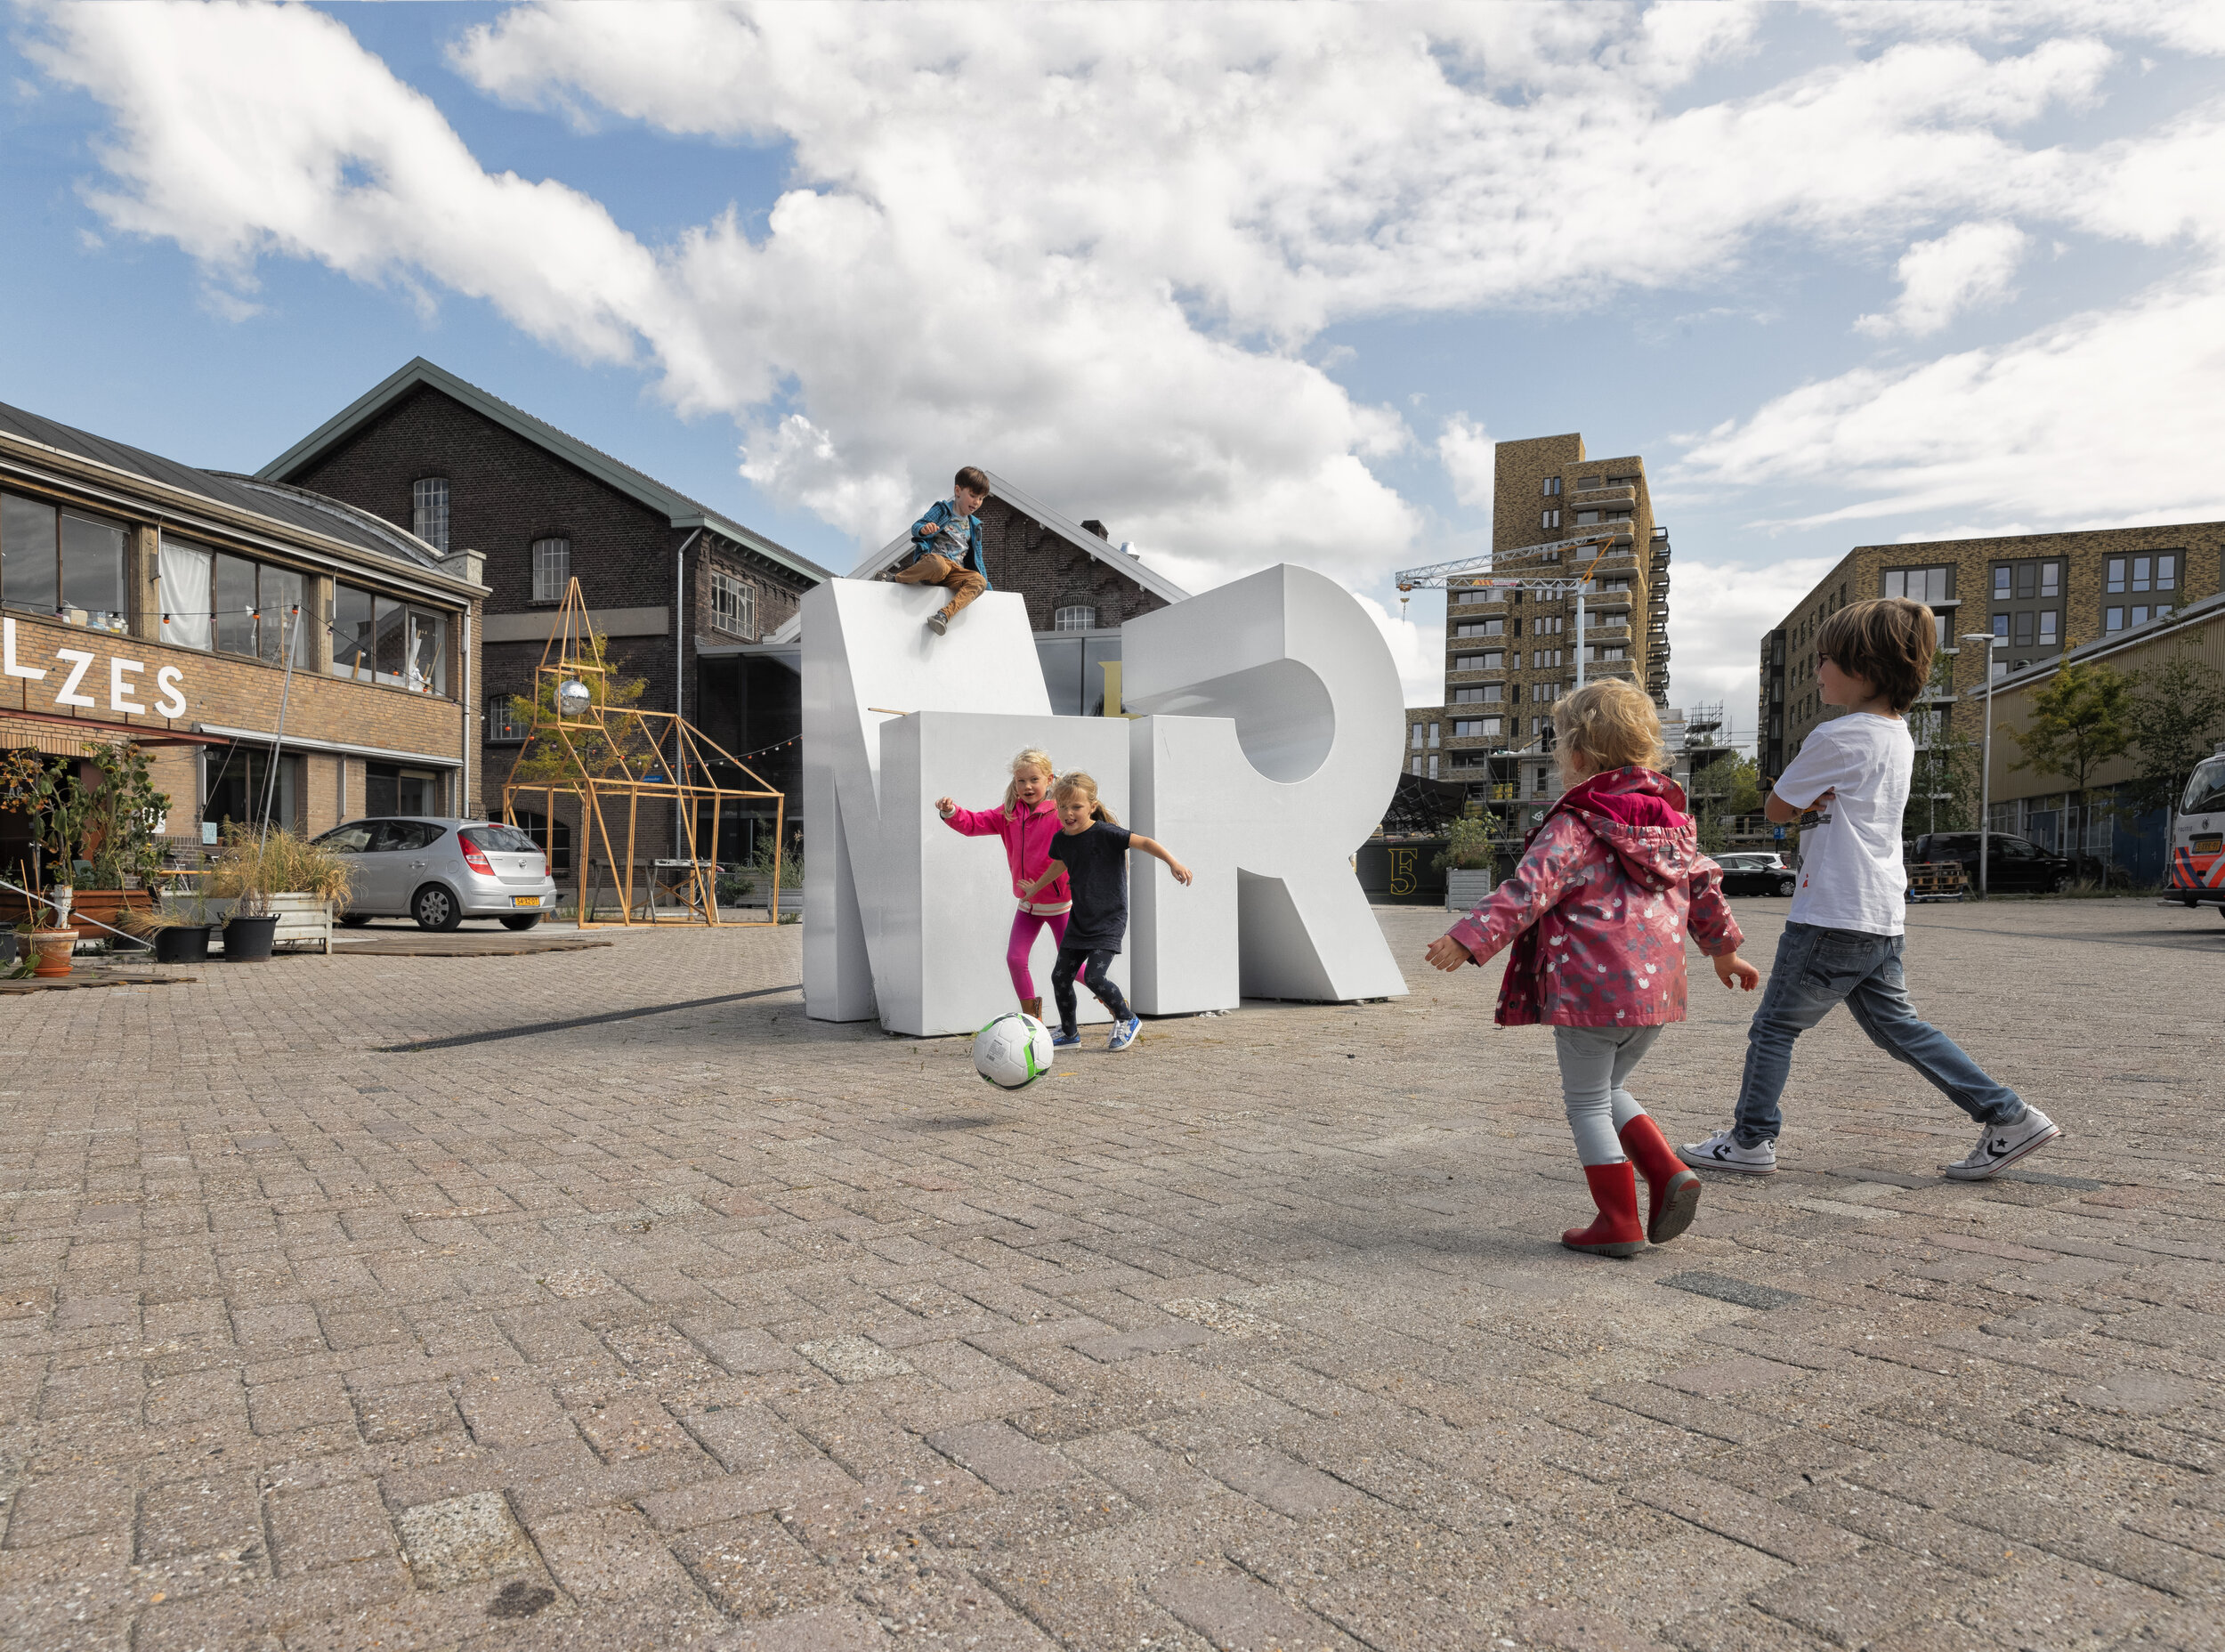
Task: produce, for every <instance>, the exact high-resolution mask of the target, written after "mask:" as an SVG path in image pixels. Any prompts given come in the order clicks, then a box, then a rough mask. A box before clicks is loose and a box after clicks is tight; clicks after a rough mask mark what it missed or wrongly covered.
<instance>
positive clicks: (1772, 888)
mask: <svg viewBox="0 0 2225 1652" xmlns="http://www.w3.org/2000/svg"><path fill="white" fill-rule="evenodd" d="M1715 863H1716V864H1717V865H1718V866H1719V867H1721V868H1722V869H1723V893H1724V894H1725V895H1790V894H1792V891H1793V889H1794V887H1796V886H1797V884H1798V882H1799V879H1800V874H1799V873H1798V872H1796V871H1793V870H1792V868H1791V867H1790V866H1787V865H1786V864H1785V863H1784V856H1783V855H1782V854H1777V853H1776V852H1775V851H1774V850H1741V849H1733V850H1729V851H1727V852H1726V853H1724V854H1719V855H1717V856H1716V857H1715Z"/></svg>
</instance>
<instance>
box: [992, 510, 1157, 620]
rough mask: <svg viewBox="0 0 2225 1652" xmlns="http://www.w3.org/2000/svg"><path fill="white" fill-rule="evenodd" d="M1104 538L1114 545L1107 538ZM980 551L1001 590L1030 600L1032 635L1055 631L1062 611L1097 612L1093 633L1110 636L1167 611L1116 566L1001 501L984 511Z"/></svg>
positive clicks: (1029, 612) (1155, 593)
mask: <svg viewBox="0 0 2225 1652" xmlns="http://www.w3.org/2000/svg"><path fill="white" fill-rule="evenodd" d="M1086 525H1087V524H1085V526H1086ZM1100 537H1105V538H1107V543H1108V544H1109V543H1110V539H1109V537H1108V536H1100ZM981 549H982V555H983V557H984V558H985V559H986V560H987V562H988V563H989V577H990V578H991V579H992V580H994V581H995V582H996V587H997V588H998V589H999V590H1000V591H1017V592H1018V593H1019V594H1020V595H1022V596H1023V597H1025V598H1026V599H1027V605H1028V627H1029V628H1030V629H1031V630H1036V631H1048V630H1051V629H1054V628H1055V625H1056V614H1057V612H1058V611H1059V610H1060V609H1061V608H1067V607H1074V606H1084V605H1086V606H1088V607H1091V608H1094V609H1096V625H1095V626H1094V627H1093V629H1096V630H1111V629H1112V628H1115V627H1117V626H1120V625H1122V624H1125V623H1126V622H1127V621H1129V620H1133V619H1135V618H1137V616H1138V615H1141V614H1147V613H1150V612H1151V611H1153V610H1154V609H1159V608H1164V607H1165V606H1166V605H1167V600H1166V598H1164V597H1163V596H1161V595H1159V594H1158V593H1157V592H1156V591H1153V590H1150V589H1148V588H1146V587H1144V586H1143V585H1140V584H1138V583H1137V581H1136V580H1135V579H1130V578H1129V577H1128V576H1127V575H1125V574H1124V573H1122V572H1121V569H1120V567H1119V566H1118V563H1117V561H1115V562H1113V563H1106V562H1103V561H1100V560H1099V559H1098V558H1096V557H1094V556H1092V555H1089V553H1088V551H1086V550H1083V549H1082V548H1080V547H1078V546H1076V545H1075V544H1074V543H1073V542H1072V540H1070V539H1067V538H1066V537H1065V536H1064V535H1063V534H1061V533H1058V532H1056V530H1053V529H1050V528H1048V527H1046V526H1044V525H1043V524H1042V523H1041V522H1038V521H1036V520H1035V519H1034V518H1033V517H1032V516H1030V515H1028V514H1026V513H1025V512H1023V511H1022V510H1021V509H1019V508H1018V507H1017V506H1014V505H1011V504H1009V503H1007V501H1005V500H1003V499H1000V498H991V500H990V501H989V502H988V503H987V504H986V505H984V506H982V508H981ZM1114 555H1115V557H1116V558H1117V556H1118V555H1119V554H1118V553H1117V552H1115V553H1114Z"/></svg>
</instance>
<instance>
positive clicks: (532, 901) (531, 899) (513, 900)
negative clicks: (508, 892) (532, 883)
mask: <svg viewBox="0 0 2225 1652" xmlns="http://www.w3.org/2000/svg"><path fill="white" fill-rule="evenodd" d="M540 903H541V897H540V896H539V895H512V896H511V897H510V904H511V905H513V906H538V905H539V904H540Z"/></svg>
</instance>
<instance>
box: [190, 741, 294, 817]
mask: <svg viewBox="0 0 2225 1652" xmlns="http://www.w3.org/2000/svg"><path fill="white" fill-rule="evenodd" d="M202 761H203V762H204V763H205V764H206V765H207V766H206V768H205V769H204V770H203V771H202V773H203V781H202V788H201V797H202V799H203V801H202V804H201V819H202V820H203V821H204V822H207V823H208V824H211V825H214V826H218V827H222V826H223V824H224V823H225V822H235V823H237V824H239V825H243V826H245V825H257V824H260V823H261V822H262V820H263V809H264V807H265V806H266V805H267V806H268V807H269V809H270V818H271V824H272V825H273V826H288V827H292V828H293V829H295V830H300V829H301V827H302V825H303V822H304V819H305V814H304V805H305V804H306V801H307V797H306V792H305V789H304V788H303V785H302V760H301V758H300V757H293V756H281V757H279V763H278V783H277V784H276V785H275V786H274V785H272V784H271V753H270V751H269V749H267V748H264V747H260V746H212V747H210V748H208V749H207V751H206V754H205V755H204V757H202Z"/></svg>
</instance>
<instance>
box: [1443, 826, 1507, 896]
mask: <svg viewBox="0 0 2225 1652" xmlns="http://www.w3.org/2000/svg"><path fill="white" fill-rule="evenodd" d="M1496 859H1497V857H1496V855H1495V854H1493V849H1492V843H1491V822H1490V820H1489V819H1488V818H1486V819H1484V820H1479V821H1469V820H1460V821H1454V822H1452V837H1451V840H1450V841H1449V842H1447V843H1446V845H1445V846H1444V852H1443V853H1442V854H1439V855H1438V856H1437V862H1436V863H1437V865H1438V866H1439V867H1440V868H1441V869H1442V870H1443V871H1444V905H1445V910H1446V911H1454V912H1465V911H1469V910H1471V909H1472V908H1474V907H1476V906H1477V905H1480V904H1481V903H1483V902H1484V901H1485V900H1486V899H1488V898H1489V897H1490V895H1491V892H1492V890H1493V889H1494V888H1496V887H1498V879H1497V876H1496V873H1495V871H1494V863H1495V862H1496Z"/></svg>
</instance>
